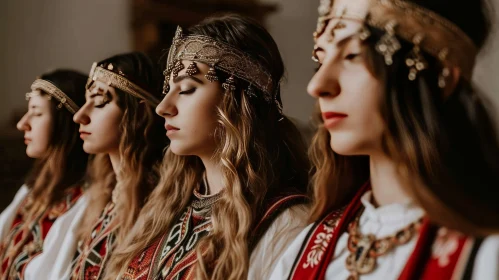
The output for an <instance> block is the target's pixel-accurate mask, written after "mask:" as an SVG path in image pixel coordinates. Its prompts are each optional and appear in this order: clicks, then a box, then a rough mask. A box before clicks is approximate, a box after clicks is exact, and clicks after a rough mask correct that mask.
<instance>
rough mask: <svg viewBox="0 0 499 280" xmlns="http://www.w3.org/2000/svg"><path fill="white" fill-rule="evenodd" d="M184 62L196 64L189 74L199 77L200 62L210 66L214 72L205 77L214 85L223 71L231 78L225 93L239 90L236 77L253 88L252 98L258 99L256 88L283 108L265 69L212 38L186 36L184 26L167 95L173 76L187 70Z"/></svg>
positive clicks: (169, 69) (172, 55)
mask: <svg viewBox="0 0 499 280" xmlns="http://www.w3.org/2000/svg"><path fill="white" fill-rule="evenodd" d="M182 60H189V61H192V63H191V64H190V65H189V67H188V68H187V70H186V73H187V74H188V75H194V74H197V73H199V69H198V68H197V66H196V62H200V63H204V64H207V65H208V66H210V69H209V71H208V73H207V74H206V75H205V77H206V79H208V80H209V81H210V82H213V81H218V80H219V77H218V76H217V70H219V71H223V72H225V73H227V74H229V75H230V77H229V78H228V79H227V80H226V81H225V82H224V83H222V87H223V88H224V89H225V90H230V91H234V90H235V89H236V82H235V80H234V77H237V78H239V79H241V80H244V81H246V82H247V83H248V84H249V86H248V89H247V90H245V92H246V94H248V95H249V96H250V97H256V94H255V92H254V90H253V89H252V87H255V88H257V89H259V90H261V91H262V92H263V93H264V96H263V97H264V99H265V100H266V101H267V102H269V103H270V102H275V103H276V104H277V105H278V108H281V102H280V100H278V98H277V93H276V92H277V88H276V86H275V85H274V81H273V80H272V76H271V74H270V73H269V72H268V71H267V70H266V69H265V67H264V66H262V65H261V64H260V63H258V62H257V61H255V60H254V59H252V58H251V57H249V56H248V55H247V54H245V53H244V52H242V51H240V50H238V49H236V48H235V47H233V46H231V45H229V44H226V43H223V42H219V41H217V40H215V39H213V38H211V37H208V36H201V35H192V36H184V35H183V34H182V28H181V27H180V26H179V27H177V31H176V33H175V38H174V39H173V43H172V46H171V48H170V51H169V53H168V60H167V64H166V65H167V66H166V69H165V71H164V72H163V74H164V76H165V83H164V86H163V94H166V93H168V92H169V91H170V87H169V85H168V82H169V80H170V76H172V75H173V77H174V78H175V77H177V76H178V73H179V72H180V71H181V70H182V69H183V68H184V65H183V64H182V62H181V61H182Z"/></svg>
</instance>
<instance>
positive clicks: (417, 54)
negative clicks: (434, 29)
mask: <svg viewBox="0 0 499 280" xmlns="http://www.w3.org/2000/svg"><path fill="white" fill-rule="evenodd" d="M421 41H423V35H422V34H418V35H416V36H415V37H414V39H413V43H414V48H413V49H412V51H411V53H409V55H408V57H407V59H406V60H405V64H406V65H407V67H409V69H410V70H409V80H410V81H414V80H416V78H417V76H418V73H419V72H421V71H423V70H424V69H426V68H427V65H428V63H427V62H426V60H425V59H424V57H423V55H421V48H420V44H421Z"/></svg>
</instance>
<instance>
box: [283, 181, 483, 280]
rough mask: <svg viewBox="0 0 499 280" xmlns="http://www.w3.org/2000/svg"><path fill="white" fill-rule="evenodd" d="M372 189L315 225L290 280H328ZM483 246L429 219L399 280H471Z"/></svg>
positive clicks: (362, 191)
mask: <svg viewBox="0 0 499 280" xmlns="http://www.w3.org/2000/svg"><path fill="white" fill-rule="evenodd" d="M369 189H370V185H369V184H366V185H364V186H363V187H362V188H361V190H360V191H359V192H358V193H357V195H356V196H355V197H354V199H353V200H352V202H351V203H350V204H349V205H348V206H346V207H345V208H342V209H339V210H336V211H332V212H330V213H329V214H327V215H326V216H325V217H324V218H323V219H322V220H320V221H318V222H316V223H315V224H314V226H313V227H312V229H311V230H310V231H309V233H308V235H307V237H306V238H305V241H304V243H303V245H302V248H301V249H300V252H299V254H298V256H297V258H296V260H295V263H294V265H293V268H292V270H291V272H290V275H289V277H288V279H296V280H306V279H311V280H312V279H313V280H316V279H324V277H325V275H326V270H327V268H328V265H329V263H330V262H331V260H332V258H333V254H334V251H335V248H336V243H337V242H338V239H339V238H340V236H341V235H342V234H343V233H344V232H345V231H346V230H347V227H348V224H349V223H350V222H351V221H353V220H354V219H355V217H356V215H357V213H358V212H359V211H360V210H361V208H362V204H361V202H360V198H361V197H362V195H363V194H364V193H365V192H366V191H368V190H369ZM480 243H481V240H479V239H475V238H472V237H468V236H465V235H463V234H460V233H457V232H454V231H451V230H448V229H446V228H438V227H437V226H435V225H433V224H431V223H430V222H429V221H428V220H427V219H425V220H424V221H423V225H422V227H421V228H420V232H419V237H418V240H417V242H416V247H415V249H414V251H413V253H412V254H411V256H410V258H409V260H408V262H407V264H406V266H405V267H404V269H403V270H402V273H401V274H400V276H399V280H409V279H414V280H416V279H428V280H433V279H469V278H471V273H472V264H473V260H474V257H475V256H476V253H477V251H478V247H479V245H480Z"/></svg>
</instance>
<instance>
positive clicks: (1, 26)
mask: <svg viewBox="0 0 499 280" xmlns="http://www.w3.org/2000/svg"><path fill="white" fill-rule="evenodd" d="M132 1H134V2H132ZM147 1H148V0H104V1H103V0H84V1H82V0H2V1H0V97H1V100H0V138H1V139H3V140H2V141H1V143H0V144H1V146H0V157H2V158H4V162H5V160H7V158H9V159H8V160H7V162H6V163H4V164H3V165H0V183H2V187H3V186H4V185H5V184H4V183H7V182H2V181H1V180H2V172H3V174H5V173H7V172H12V170H14V169H15V168H14V167H15V166H17V165H16V164H20V163H16V162H14V161H16V160H20V159H17V158H14V159H11V158H10V157H11V156H12V154H13V153H14V154H15V153H19V151H21V152H20V155H19V156H18V157H25V155H24V154H23V152H22V151H24V144H23V143H22V134H21V133H20V132H16V130H15V128H14V126H15V123H16V121H17V119H18V118H19V117H20V116H21V115H22V114H23V113H24V112H25V110H26V100H25V99H24V94H25V93H26V92H28V91H29V87H30V85H31V83H32V81H33V80H34V79H35V77H36V76H37V75H40V74H41V73H43V72H45V71H47V70H52V69H55V68H59V67H65V68H72V69H77V70H80V71H82V72H84V73H87V72H88V71H89V69H90V66H91V64H92V62H94V61H98V60H101V59H103V58H106V57H108V56H110V55H113V54H117V53H121V52H126V51H131V50H133V49H134V48H137V38H136V37H134V35H133V31H134V30H136V28H137V26H135V25H136V22H137V10H134V9H136V6H134V5H135V4H137V3H145V2H147ZM152 1H153V2H154V1H159V0H152ZM169 1H171V2H182V1H178V0H169ZM206 1H207V0H205V1H202V2H206ZM213 1H214V2H217V1H218V2H223V1H221V0H213ZM254 1H255V0H229V1H226V2H227V3H229V2H248V3H249V2H251V3H254ZM493 1H495V3H494V4H495V5H496V6H497V7H499V0H493ZM164 2H168V0H164ZM202 2H200V3H202ZM261 2H262V3H263V4H264V5H268V6H269V7H270V8H268V9H267V12H266V13H268V17H267V18H266V20H265V22H264V23H265V25H266V26H267V27H268V28H269V30H270V32H271V34H272V35H273V36H274V38H275V40H276V41H277V43H278V45H279V47H280V50H281V52H282V56H283V58H284V61H285V63H286V68H287V79H286V81H285V83H284V85H283V101H284V108H285V113H287V114H288V115H290V116H292V117H294V118H295V119H297V120H298V121H299V122H300V123H301V124H302V127H303V128H304V129H306V127H307V123H308V121H309V116H310V115H311V112H312V109H313V104H314V102H313V100H312V98H310V97H309V96H308V95H307V94H306V86H307V83H308V81H309V80H310V78H311V76H312V74H313V68H314V65H313V63H312V62H311V60H310V56H311V50H312V32H313V31H314V29H315V25H316V17H317V5H318V0H313V1H304V0H261ZM227 5H228V4H227ZM198 8H199V7H198ZM449 8H451V7H449ZM496 10H498V11H499V8H497V9H496ZM148 11H149V12H148V13H144V14H143V15H142V17H141V20H142V21H144V20H146V21H147V19H148V17H149V15H151V16H152V15H153V14H154V16H158V10H157V9H155V8H154V7H152V8H151V7H150V8H149V10H148ZM149 13H150V14H149ZM172 13H173V14H175V12H172ZM495 16H496V19H495V20H494V23H495V24H497V16H498V14H497V13H496V14H495ZM153 22H154V20H153ZM134 28H135V29H134ZM147 30H148V29H147V25H144V32H143V34H147V33H148V31H147ZM165 47H167V46H165ZM498 48H499V34H498V33H497V32H495V34H494V35H493V36H492V38H491V40H490V41H489V44H488V46H487V48H486V50H485V52H484V53H483V55H482V56H481V57H480V59H479V62H478V65H477V68H476V71H475V74H476V75H475V81H476V83H477V84H478V85H479V86H480V88H482V89H483V90H484V91H485V92H486V93H487V94H488V95H489V97H490V98H491V100H492V101H493V103H494V104H495V105H496V107H499V78H497V77H498V75H499V49H498ZM498 123H499V119H498ZM498 127H499V125H498ZM9 145H12V146H14V145H18V147H17V150H16V149H14V148H11V147H10V146H9ZM6 153H9V156H6ZM9 168H10V169H9ZM13 183H14V182H8V183H7V184H13ZM16 188H17V186H16ZM0 203H1V202H0Z"/></svg>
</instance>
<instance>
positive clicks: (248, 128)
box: [105, 15, 309, 279]
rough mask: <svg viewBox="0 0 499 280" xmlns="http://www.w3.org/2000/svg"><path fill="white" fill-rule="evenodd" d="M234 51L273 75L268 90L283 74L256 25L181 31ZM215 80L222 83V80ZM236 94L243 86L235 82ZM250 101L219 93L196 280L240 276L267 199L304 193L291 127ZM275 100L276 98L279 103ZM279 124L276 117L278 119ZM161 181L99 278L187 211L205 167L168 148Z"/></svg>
mask: <svg viewBox="0 0 499 280" xmlns="http://www.w3.org/2000/svg"><path fill="white" fill-rule="evenodd" d="M188 32H190V33H191V34H198V35H206V36H210V37H212V38H216V39H217V40H221V41H225V42H227V43H229V44H231V45H232V46H236V47H238V48H240V49H241V50H243V51H246V52H247V53H248V54H249V55H252V56H253V57H254V58H255V59H258V60H259V61H260V62H261V63H262V64H263V65H264V66H266V67H267V68H268V69H269V71H270V72H271V73H272V74H273V75H272V77H273V79H274V81H275V85H278V84H279V81H280V79H281V78H282V76H283V73H284V67H283V63H282V60H281V56H280V54H279V51H278V49H277V46H276V45H275V43H274V41H273V39H272V37H271V36H270V35H269V34H268V32H267V31H266V30H265V29H264V28H263V27H260V26H259V25H258V24H256V23H255V22H253V21H251V20H248V19H246V18H242V17H239V16H232V15H231V16H223V17H217V18H211V19H208V20H206V21H204V22H203V23H201V24H199V25H197V26H194V27H192V28H190V29H189V30H188ZM220 74H221V75H224V77H221V80H223V79H225V78H227V77H228V76H227V75H226V74H223V73H220ZM237 83H238V86H239V88H240V89H241V88H246V87H247V86H248V84H245V82H244V81H242V80H238V81H237ZM257 94H258V95H259V96H260V97H258V98H251V99H250V98H249V97H248V96H247V95H246V94H245V93H244V91H243V90H237V91H235V92H225V93H224V95H223V98H222V101H221V104H220V105H219V106H218V124H219V126H218V128H217V130H216V133H215V137H216V139H217V143H219V144H218V148H217V150H216V153H215V154H214V155H213V157H214V158H217V159H220V163H221V166H222V174H223V178H222V184H223V187H224V190H225V191H224V193H223V195H222V197H221V199H220V200H219V202H218V203H217V204H216V205H215V206H214V208H213V212H212V221H213V230H212V232H211V234H210V235H209V236H206V237H205V238H203V239H202V240H200V242H199V244H198V245H197V249H196V250H197V255H198V260H199V262H198V264H197V276H198V278H199V279H243V278H245V277H247V273H248V265H249V254H250V249H249V247H248V242H249V239H250V235H251V228H252V225H254V223H255V222H256V219H257V217H258V214H259V211H258V210H259V209H261V208H262V206H263V203H264V201H265V198H266V197H271V196H272V194H276V193H279V192H281V191H284V190H286V189H291V188H293V187H294V188H296V189H298V190H301V192H305V188H306V186H307V183H308V174H307V173H308V169H309V165H308V161H307V157H306V154H305V146H304V144H303V141H302V138H301V135H300V133H299V131H298V130H297V128H296V127H295V126H294V124H293V123H292V122H291V121H290V120H289V119H288V118H286V117H285V116H282V115H280V113H279V110H278V109H277V107H276V105H275V104H269V103H267V102H266V101H265V100H264V99H263V97H261V96H263V93H262V92H257ZM279 98H280V97H279ZM281 118H282V120H281V121H279V119H281ZM163 163H164V165H163V167H162V169H161V180H160V183H159V185H158V187H156V189H155V190H154V191H153V193H152V194H151V196H150V199H149V201H148V202H147V204H146V205H145V206H144V208H143V210H142V212H141V214H140V216H139V219H138V221H137V223H136V225H135V226H134V228H133V229H132V231H131V234H130V235H129V236H128V237H127V239H126V240H125V242H124V243H122V244H120V245H119V246H118V248H117V249H116V251H115V252H114V255H113V257H112V260H111V262H110V265H109V266H108V270H107V273H106V277H105V279H116V277H117V276H118V275H120V274H122V273H123V272H124V271H125V269H126V268H127V266H128V264H129V263H130V261H131V260H132V259H133V258H134V257H135V256H137V255H139V254H140V253H141V252H142V251H143V250H144V249H145V248H147V246H149V245H150V244H151V243H152V242H153V241H154V240H156V239H157V238H159V237H160V236H162V235H164V234H165V233H167V232H169V231H170V230H171V227H172V225H173V224H174V223H175V222H176V219H178V217H179V215H180V214H181V213H182V212H183V211H184V210H185V208H186V207H187V206H188V205H189V202H190V199H191V196H192V192H193V190H194V188H196V187H197V186H198V184H199V182H200V180H201V176H202V174H203V172H204V167H203V164H202V162H201V161H200V159H199V158H197V157H194V156H177V155H175V154H173V153H172V152H171V151H170V150H167V152H166V155H165V158H164V160H163Z"/></svg>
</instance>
